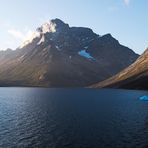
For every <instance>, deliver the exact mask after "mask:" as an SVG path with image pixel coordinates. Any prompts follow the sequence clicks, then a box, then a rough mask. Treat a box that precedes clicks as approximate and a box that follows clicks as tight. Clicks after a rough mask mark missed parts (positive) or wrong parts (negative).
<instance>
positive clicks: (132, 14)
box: [0, 0, 148, 53]
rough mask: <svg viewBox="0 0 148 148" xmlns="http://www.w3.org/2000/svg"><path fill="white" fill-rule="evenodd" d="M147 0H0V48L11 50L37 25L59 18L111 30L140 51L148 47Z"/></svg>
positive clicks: (74, 23) (102, 29)
mask: <svg viewBox="0 0 148 148" xmlns="http://www.w3.org/2000/svg"><path fill="white" fill-rule="evenodd" d="M147 6H148V0H141V1H140V0H1V1H0V33H1V35H0V42H1V43H0V49H1V50H5V49H6V48H8V47H9V48H12V49H15V48H16V47H18V46H19V45H20V44H21V42H22V41H23V40H24V39H25V38H26V36H29V35H30V34H31V32H32V31H34V30H35V29H36V28H37V27H39V26H40V25H41V24H43V23H44V22H46V21H47V20H49V19H54V18H60V19H62V20H63V21H65V22H66V23H69V24H70V26H84V27H89V28H92V29H93V31H94V32H96V33H97V34H100V35H103V34H106V33H111V34H112V35H113V36H114V37H115V38H116V39H118V40H119V42H120V43H121V44H123V45H125V46H128V47H130V48H131V49H133V50H134V51H135V52H137V53H142V52H143V51H144V49H145V48H146V47H148V40H147V39H148V29H147V28H146V26H148V15H147V14H148V10H147Z"/></svg>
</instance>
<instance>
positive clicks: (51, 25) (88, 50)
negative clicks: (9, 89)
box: [0, 19, 138, 87]
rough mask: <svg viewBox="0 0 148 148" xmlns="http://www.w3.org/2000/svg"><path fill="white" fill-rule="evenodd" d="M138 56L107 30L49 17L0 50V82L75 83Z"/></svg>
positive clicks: (94, 78)
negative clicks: (19, 42)
mask: <svg viewBox="0 0 148 148" xmlns="http://www.w3.org/2000/svg"><path fill="white" fill-rule="evenodd" d="M137 58H138V55H137V54H135V53H134V52H133V51H132V50H131V49H129V48H127V47H125V46H122V45H120V43H119V42H118V41H117V40H116V39H115V38H113V37H112V36H111V35H110V34H106V35H103V36H100V35H97V34H95V33H94V32H93V31H92V30H91V29H89V28H83V27H69V25H68V24H65V23H64V22H63V21H61V20H59V19H54V20H51V21H49V22H47V23H45V24H43V25H42V26H41V27H39V28H37V30H36V31H35V32H34V33H33V34H32V37H31V38H29V39H27V40H26V41H25V42H24V43H23V44H22V45H21V46H20V47H19V48H17V49H16V50H15V51H12V50H11V49H8V50H7V51H1V52H0V86H48V87H79V86H88V85H91V84H94V83H96V82H99V81H102V80H105V79H107V78H109V77H111V76H113V75H114V74H116V73H118V72H119V71H121V70H122V69H124V68H125V67H127V66H129V65H130V64H131V63H133V62H134V61H135V60H136V59H137Z"/></svg>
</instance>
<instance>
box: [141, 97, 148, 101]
mask: <svg viewBox="0 0 148 148" xmlns="http://www.w3.org/2000/svg"><path fill="white" fill-rule="evenodd" d="M140 100H142V101H148V96H142V97H140Z"/></svg>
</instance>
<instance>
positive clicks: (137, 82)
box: [92, 49, 148, 90]
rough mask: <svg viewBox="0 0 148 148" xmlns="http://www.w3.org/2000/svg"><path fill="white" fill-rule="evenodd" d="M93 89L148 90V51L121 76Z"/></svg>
mask: <svg viewBox="0 0 148 148" xmlns="http://www.w3.org/2000/svg"><path fill="white" fill-rule="evenodd" d="M92 87H112V88H128V89H146V90H148V49H146V51H145V52H144V53H143V54H142V55H141V56H140V57H139V58H138V59H137V60H136V62H135V63H133V64H132V65H130V66H129V67H128V68H126V69H125V70H123V71H121V72H120V73H119V74H117V75H115V76H113V77H112V78H110V79H107V80H105V81H103V82H100V83H98V84H95V85H93V86H92Z"/></svg>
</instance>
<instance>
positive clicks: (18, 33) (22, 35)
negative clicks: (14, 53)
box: [8, 29, 33, 41]
mask: <svg viewBox="0 0 148 148" xmlns="http://www.w3.org/2000/svg"><path fill="white" fill-rule="evenodd" d="M8 33H9V34H10V35H12V36H13V37H14V38H16V39H18V40H20V41H25V40H26V39H28V38H30V37H31V36H32V34H33V31H31V30H28V31H25V32H21V31H19V30H15V29H10V30H8Z"/></svg>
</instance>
